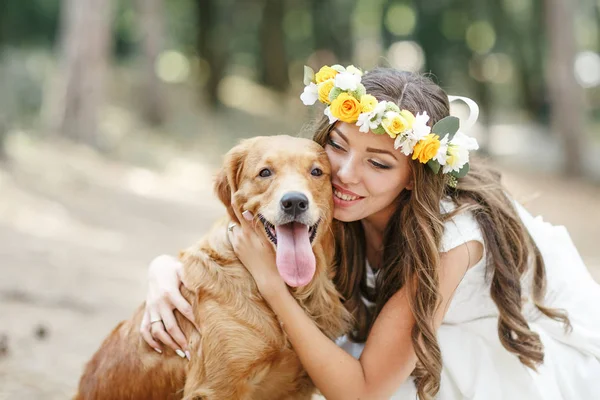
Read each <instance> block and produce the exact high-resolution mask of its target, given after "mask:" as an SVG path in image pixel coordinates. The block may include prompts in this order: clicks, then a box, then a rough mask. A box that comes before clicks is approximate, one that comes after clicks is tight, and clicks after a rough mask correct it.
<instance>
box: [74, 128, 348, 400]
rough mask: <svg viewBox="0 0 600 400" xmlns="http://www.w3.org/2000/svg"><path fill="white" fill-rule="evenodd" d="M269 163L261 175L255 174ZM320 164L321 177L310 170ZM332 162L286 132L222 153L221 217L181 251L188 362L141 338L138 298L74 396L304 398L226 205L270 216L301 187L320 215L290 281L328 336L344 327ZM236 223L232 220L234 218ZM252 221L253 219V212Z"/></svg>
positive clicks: (301, 375) (303, 376)
mask: <svg viewBox="0 0 600 400" xmlns="http://www.w3.org/2000/svg"><path fill="white" fill-rule="evenodd" d="M265 166H268V167H269V168H271V169H272V170H273V171H274V174H273V176H272V177H270V178H269V179H262V178H260V177H259V176H258V174H259V171H260V170H261V169H262V168H264V167H265ZM315 167H319V168H321V169H322V171H323V175H322V176H321V177H316V176H313V175H311V170H312V169H313V168H315ZM329 175H330V167H329V163H328V160H327V157H326V155H325V153H324V151H323V150H322V148H321V147H320V146H319V145H318V144H316V143H314V142H313V141H311V140H308V139H299V138H292V137H288V136H273V137H258V138H253V139H248V140H245V141H243V142H241V144H239V145H238V146H236V147H234V148H233V149H232V150H231V151H230V152H229V153H228V154H227V156H226V159H225V164H224V167H223V169H222V171H221V173H220V174H219V175H218V177H217V180H216V183H215V190H216V192H217V194H218V196H219V198H220V200H221V201H222V202H223V203H224V204H225V205H226V207H227V209H228V213H229V218H227V219H223V220H221V221H219V222H217V223H216V224H215V225H214V226H213V228H212V229H211V230H210V232H209V233H208V234H207V235H205V236H204V237H203V238H202V239H201V240H200V241H199V243H197V244H196V245H194V246H192V247H191V248H189V249H187V250H185V251H184V252H182V253H181V255H180V259H181V261H182V262H183V264H184V273H183V280H184V282H185V286H186V287H188V288H191V291H190V290H186V289H184V290H183V295H184V297H185V298H186V299H187V300H188V301H189V302H190V304H191V305H192V307H193V310H194V315H195V317H196V320H197V321H199V325H200V332H198V331H197V330H196V329H195V328H194V327H193V325H192V324H191V323H190V322H189V321H187V320H186V319H185V318H183V317H182V316H181V315H180V314H179V313H177V315H176V316H177V321H178V322H179V324H180V326H181V328H182V330H183V332H184V333H185V335H186V337H187V338H188V342H189V345H190V351H191V353H192V357H191V361H189V362H188V361H187V360H182V359H181V358H179V357H177V356H176V355H175V353H174V352H173V351H171V350H166V351H165V353H164V354H163V355H160V354H157V353H156V352H155V351H154V350H152V349H151V348H150V347H149V346H148V345H147V344H146V343H145V342H144V341H143V340H142V338H141V335H140V333H139V326H140V322H141V318H142V313H143V306H142V307H140V308H138V310H137V311H136V313H135V315H134V316H133V317H132V318H131V319H130V320H128V321H125V322H121V323H120V324H119V325H118V326H117V327H116V328H115V329H114V330H113V332H112V333H111V334H110V335H109V337H108V338H107V339H106V340H105V341H104V343H103V344H102V346H101V347H100V349H99V350H98V351H97V352H96V354H95V355H94V357H93V358H92V360H91V361H90V362H89V363H88V364H87V366H86V368H85V371H84V374H83V376H82V378H81V381H80V385H79V392H78V394H77V396H76V399H132V400H133V399H144V400H152V399H157V400H158V399H161V400H162V399H181V398H184V399H210V400H212V399H227V400H230V399H309V398H310V397H311V395H312V393H313V392H314V386H313V384H312V382H311V380H310V378H309V377H308V375H307V373H306V372H305V371H304V369H303V367H302V365H301V364H300V360H299V359H298V357H297V355H296V354H295V353H294V351H293V349H292V347H291V345H290V343H289V341H288V340H287V338H286V335H285V332H284V330H283V329H282V327H281V326H280V324H279V322H278V320H277V317H276V316H275V314H274V313H273V312H272V311H271V309H270V308H269V306H268V305H267V303H266V302H265V301H264V300H263V298H262V297H261V295H260V293H259V292H258V289H257V287H256V284H255V282H254V280H253V278H252V276H251V275H250V274H249V272H248V271H247V270H246V268H245V267H244V266H243V265H242V264H241V263H240V261H239V260H238V259H237V257H236V256H235V254H234V252H233V250H232V248H231V244H230V243H229V241H228V238H227V235H226V229H227V228H226V227H227V224H228V223H229V221H230V220H231V219H233V220H234V221H237V219H236V218H235V214H234V212H233V209H232V208H231V207H232V205H231V195H232V194H233V196H234V199H235V204H240V205H243V209H245V210H249V211H251V212H252V213H253V215H255V216H256V215H258V214H259V213H260V214H262V215H263V216H265V217H266V218H267V220H271V219H270V216H271V214H272V213H274V212H276V209H278V208H279V206H278V204H279V199H280V197H281V194H282V193H285V192H287V191H290V190H294V191H301V192H303V193H305V194H306V195H307V196H308V198H309V199H310V207H311V209H310V212H311V213H313V214H315V213H316V214H315V215H316V216H317V217H319V218H321V223H320V225H319V228H318V231H317V235H316V237H315V239H314V242H313V252H314V253H315V256H316V261H317V269H316V272H315V276H314V277H313V279H312V281H311V282H310V283H309V284H308V285H306V286H304V287H300V288H292V289H290V290H291V292H292V294H293V295H294V297H295V298H296V299H297V300H298V302H299V304H300V305H301V306H302V307H303V308H304V309H305V311H306V312H307V314H308V315H310V316H312V318H313V320H314V321H315V323H316V324H317V325H318V326H319V328H320V329H321V330H322V331H323V332H324V333H325V334H326V335H327V336H329V337H330V338H332V339H333V338H335V337H337V336H340V335H342V334H344V333H345V332H346V331H347V330H348V328H349V319H350V318H349V314H348V313H347V311H346V310H345V308H344V306H343V304H342V301H341V299H340V296H339V294H338V292H337V291H336V289H335V286H334V285H333V283H332V278H333V274H334V271H333V270H332V269H333V267H332V266H333V253H334V251H333V235H332V232H331V229H330V224H331V220H332V207H333V205H332V195H331V185H330V176H329ZM238 222H239V221H238ZM254 223H258V224H260V222H259V221H258V220H257V219H256V218H255V220H254Z"/></svg>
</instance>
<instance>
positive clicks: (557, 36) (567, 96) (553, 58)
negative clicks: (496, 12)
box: [545, 0, 585, 176]
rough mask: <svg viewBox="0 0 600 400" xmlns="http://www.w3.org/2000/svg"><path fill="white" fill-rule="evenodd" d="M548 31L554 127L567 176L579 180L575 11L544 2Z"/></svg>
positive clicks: (559, 0) (560, 0) (554, 0)
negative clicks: (560, 146) (577, 177)
mask: <svg viewBox="0 0 600 400" xmlns="http://www.w3.org/2000/svg"><path fill="white" fill-rule="evenodd" d="M545 6H546V10H545V11H546V13H545V15H546V24H547V28H546V31H547V32H548V39H549V45H550V48H549V52H548V57H549V59H548V62H547V66H548V70H547V75H546V79H547V84H548V91H549V95H550V104H551V121H552V127H553V129H554V130H555V131H557V132H558V133H559V134H560V138H561V140H562V148H563V149H564V153H563V157H564V161H565V164H564V166H565V169H564V172H565V173H566V174H567V175H571V176H580V175H581V174H582V172H583V166H582V162H581V160H582V152H583V145H584V143H585V133H584V128H583V120H584V118H583V117H584V115H583V110H584V102H583V89H582V88H581V86H580V85H579V84H578V83H577V81H576V79H575V71H574V60H575V53H576V42H575V27H574V7H573V6H572V5H571V4H569V3H568V2H565V1H564V0H545Z"/></svg>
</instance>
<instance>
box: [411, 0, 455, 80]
mask: <svg viewBox="0 0 600 400" xmlns="http://www.w3.org/2000/svg"><path fill="white" fill-rule="evenodd" d="M444 3H445V2H444V1H440V0H420V1H416V2H415V3H414V5H415V7H416V9H417V15H418V22H417V27H416V31H415V32H416V35H415V36H416V39H417V42H419V44H420V45H421V47H422V48H423V52H424V53H425V72H431V73H433V74H434V75H435V76H436V77H437V80H438V82H439V83H441V84H442V85H443V81H445V77H444V71H445V68H444V67H445V65H444V59H443V54H444V51H445V47H446V42H447V40H446V38H445V37H444V35H443V34H442V31H441V26H442V11H443V8H444Z"/></svg>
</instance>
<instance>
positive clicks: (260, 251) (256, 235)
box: [227, 206, 285, 297]
mask: <svg viewBox="0 0 600 400" xmlns="http://www.w3.org/2000/svg"><path fill="white" fill-rule="evenodd" d="M233 208H234V210H236V211H235V213H236V215H237V217H238V219H239V220H240V222H241V225H237V224H236V225H230V226H229V228H228V229H227V231H228V232H227V233H228V235H229V240H230V242H231V245H232V246H233V250H234V251H235V254H236V255H237V256H238V258H239V259H240V261H241V262H242V264H244V266H245V267H246V269H248V271H249V272H250V274H252V277H253V278H254V280H255V281H256V285H257V286H258V290H259V291H260V292H261V294H262V295H263V296H265V297H267V296H268V295H269V294H270V293H271V292H272V291H274V290H278V289H281V288H282V287H283V288H285V283H284V282H283V279H282V278H281V276H280V275H279V272H278V271H277V266H276V264H275V253H274V251H273V246H272V244H271V243H270V242H269V240H268V239H267V238H266V237H265V235H263V234H262V233H261V230H262V229H264V228H263V226H262V224H261V223H260V222H259V221H258V220H257V219H255V218H254V217H253V216H252V214H251V213H250V212H249V211H244V213H239V211H238V208H237V207H236V206H234V207H233Z"/></svg>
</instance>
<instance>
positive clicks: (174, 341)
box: [140, 255, 195, 359]
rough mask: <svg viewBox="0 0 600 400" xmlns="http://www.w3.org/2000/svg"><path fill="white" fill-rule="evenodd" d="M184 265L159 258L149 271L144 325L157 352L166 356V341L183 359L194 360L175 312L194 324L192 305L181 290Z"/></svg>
mask: <svg viewBox="0 0 600 400" xmlns="http://www.w3.org/2000/svg"><path fill="white" fill-rule="evenodd" d="M182 268H183V266H182V264H181V263H180V262H179V261H178V260H177V259H176V258H174V257H171V256H169V255H162V256H158V257H156V258H155V259H154V260H152V262H151V263H150V266H149V268H148V294H147V295H146V309H145V310H144V317H143V318H142V324H141V326H140V333H141V334H142V337H143V338H144V340H145V341H146V343H148V344H149V345H150V346H151V347H152V348H153V349H154V350H156V351H157V352H158V353H162V349H161V347H162V346H161V345H160V343H159V341H160V342H162V343H164V344H165V345H167V346H169V347H171V348H172V349H173V350H174V351H175V352H176V353H177V354H178V355H179V356H180V357H181V358H183V357H186V356H187V358H188V359H189V358H190V353H189V351H188V344H187V340H186V338H185V335H184V334H183V332H182V331H181V329H180V328H179V325H177V320H176V319H175V314H174V313H173V310H174V309H177V310H178V311H179V312H180V313H181V314H183V316H184V317H186V318H187V319H189V320H190V321H191V322H192V323H193V324H194V325H195V322H194V314H193V312H192V306H191V305H190V304H189V303H188V302H187V301H186V300H185V298H184V297H183V296H182V295H181V292H180V291H179V288H180V286H181V285H182V280H181V271H182Z"/></svg>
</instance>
